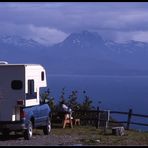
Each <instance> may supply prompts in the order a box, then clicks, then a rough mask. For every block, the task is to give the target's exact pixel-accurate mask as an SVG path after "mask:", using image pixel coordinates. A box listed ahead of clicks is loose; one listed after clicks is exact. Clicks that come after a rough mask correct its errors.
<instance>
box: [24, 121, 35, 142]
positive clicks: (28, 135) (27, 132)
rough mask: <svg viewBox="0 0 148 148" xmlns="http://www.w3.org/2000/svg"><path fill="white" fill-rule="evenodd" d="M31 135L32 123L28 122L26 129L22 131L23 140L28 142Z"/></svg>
mask: <svg viewBox="0 0 148 148" xmlns="http://www.w3.org/2000/svg"><path fill="white" fill-rule="evenodd" d="M32 135H33V127H32V122H31V121H29V124H28V127H27V129H26V130H25V131H24V139H25V140H30V139H31V138H32Z"/></svg>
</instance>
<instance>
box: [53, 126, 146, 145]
mask: <svg viewBox="0 0 148 148" xmlns="http://www.w3.org/2000/svg"><path fill="white" fill-rule="evenodd" d="M51 134H54V135H57V136H65V135H69V136H71V138H73V143H75V144H76V143H77V144H81V145H125V146H127V145H148V140H147V139H148V133H147V132H137V131H133V130H129V131H127V130H125V135H124V136H116V135H113V134H112V130H111V129H107V131H106V133H104V132H103V129H96V128H95V127H92V126H74V128H69V127H66V128H65V129H63V128H53V129H52V132H51Z"/></svg>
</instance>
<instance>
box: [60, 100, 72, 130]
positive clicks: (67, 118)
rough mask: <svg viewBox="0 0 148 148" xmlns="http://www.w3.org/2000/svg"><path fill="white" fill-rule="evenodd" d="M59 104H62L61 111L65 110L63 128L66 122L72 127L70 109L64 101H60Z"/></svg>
mask: <svg viewBox="0 0 148 148" xmlns="http://www.w3.org/2000/svg"><path fill="white" fill-rule="evenodd" d="M61 106H62V111H63V112H65V115H64V124H63V128H65V126H66V124H67V123H70V125H71V127H73V125H72V120H71V119H73V117H72V109H71V108H69V107H68V106H67V105H66V104H65V101H61Z"/></svg>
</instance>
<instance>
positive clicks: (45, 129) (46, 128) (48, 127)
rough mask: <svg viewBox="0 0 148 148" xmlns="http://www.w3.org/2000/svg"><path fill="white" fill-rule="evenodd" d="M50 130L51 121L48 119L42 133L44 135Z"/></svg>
mask: <svg viewBox="0 0 148 148" xmlns="http://www.w3.org/2000/svg"><path fill="white" fill-rule="evenodd" d="M50 132H51V122H50V119H48V121H47V124H46V126H44V127H43V133H44V135H49V134H50Z"/></svg>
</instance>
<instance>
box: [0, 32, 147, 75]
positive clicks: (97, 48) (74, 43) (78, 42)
mask: <svg viewBox="0 0 148 148" xmlns="http://www.w3.org/2000/svg"><path fill="white" fill-rule="evenodd" d="M147 57H148V43H144V42H136V41H129V42H127V43H116V42H113V41H108V40H104V39H103V38H102V37H101V36H100V35H99V34H98V33H96V32H89V31H82V32H78V33H72V34H70V35H69V36H68V37H67V38H66V39H65V40H64V41H63V42H61V43H58V44H55V45H53V46H50V47H47V46H43V45H40V44H39V43H38V42H36V41H34V40H28V39H24V38H22V37H19V36H8V35H7V36H0V60H5V61H8V62H10V63H40V64H43V65H44V66H45V67H46V69H47V71H48V73H52V74H53V73H64V74H65V73H66V74H141V73H142V74H148V58H147Z"/></svg>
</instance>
